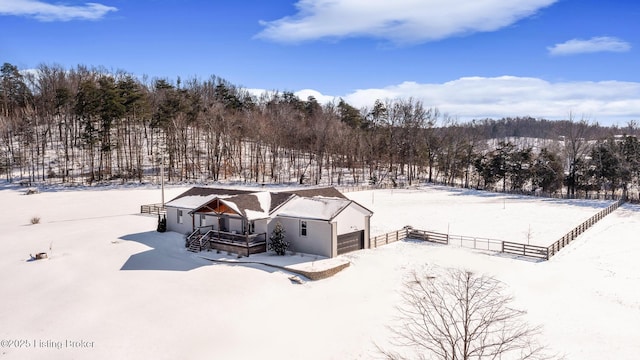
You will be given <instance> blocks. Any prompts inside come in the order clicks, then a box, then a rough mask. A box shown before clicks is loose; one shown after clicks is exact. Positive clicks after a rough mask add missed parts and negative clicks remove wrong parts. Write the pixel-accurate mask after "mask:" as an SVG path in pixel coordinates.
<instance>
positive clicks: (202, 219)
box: [200, 214, 207, 226]
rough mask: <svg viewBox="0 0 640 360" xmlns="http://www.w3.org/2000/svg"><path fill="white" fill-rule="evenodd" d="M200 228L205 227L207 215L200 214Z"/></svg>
mask: <svg viewBox="0 0 640 360" xmlns="http://www.w3.org/2000/svg"><path fill="white" fill-rule="evenodd" d="M200 226H207V215H205V214H200Z"/></svg>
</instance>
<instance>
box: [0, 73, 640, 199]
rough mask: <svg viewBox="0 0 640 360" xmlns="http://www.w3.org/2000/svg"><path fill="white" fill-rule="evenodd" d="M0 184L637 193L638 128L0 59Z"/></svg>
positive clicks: (639, 164)
mask: <svg viewBox="0 0 640 360" xmlns="http://www.w3.org/2000/svg"><path fill="white" fill-rule="evenodd" d="M0 75H1V84H0V175H2V176H3V177H5V178H6V180H7V181H9V182H12V181H26V182H28V183H56V184H89V185H91V184H95V183H101V182H109V181H121V182H131V181H136V182H145V181H157V179H158V176H159V175H160V170H161V164H164V168H165V169H166V179H167V181H169V182H215V181H224V180H236V181H238V180H239V181H244V182H252V183H291V182H293V183H298V184H332V185H337V184H361V183H371V184H379V183H388V184H393V185H398V184H400V183H404V184H412V183H415V182H418V181H420V182H421V181H428V182H438V183H444V184H447V185H455V186H464V187H477V188H485V189H503V190H510V191H517V190H534V189H540V190H541V191H544V192H549V193H553V192H558V191H560V190H561V189H563V188H565V189H566V193H568V194H570V195H574V196H575V195H576V194H581V193H582V194H587V193H589V192H601V191H607V192H610V193H611V194H613V193H617V192H618V193H624V194H627V193H628V191H629V189H632V188H635V187H637V186H638V179H639V177H640V176H639V175H640V145H639V144H638V140H637V135H638V126H637V123H636V122H630V123H629V124H628V126H626V127H624V128H618V127H603V126H599V125H598V124H596V123H591V122H588V121H585V120H583V119H581V120H577V121H576V120H575V119H574V118H573V116H571V115H569V116H568V119H567V120H563V121H550V120H545V119H534V118H530V117H519V118H504V119H500V120H493V119H478V120H473V121H470V122H465V123H461V122H458V121H457V120H456V119H455V118H452V117H450V116H447V115H446V114H441V113H440V112H439V111H438V109H437V108H436V107H431V108H427V107H425V106H424V105H423V104H422V102H420V101H419V100H416V99H393V100H388V99H386V100H385V99H381V100H378V101H376V102H375V103H374V104H372V105H371V107H368V108H362V109H356V108H355V107H353V106H351V105H350V104H348V103H346V102H345V101H343V100H342V99H340V100H337V101H335V102H333V103H326V104H320V103H319V102H318V101H317V100H316V99H315V98H313V97H309V98H307V99H299V98H298V97H297V96H295V95H294V94H293V93H291V92H277V91H274V92H265V93H263V94H261V95H259V96H256V95H254V94H252V93H251V92H249V91H248V90H246V89H243V88H242V87H239V86H236V85H233V84H231V83H230V82H228V81H226V80H224V79H221V78H219V77H216V76H212V77H210V78H209V79H207V80H200V79H189V80H186V81H182V80H181V79H177V80H176V81H175V82H172V81H170V80H168V79H153V80H149V79H147V78H143V79H139V78H137V77H134V76H133V75H131V74H127V73H126V72H121V71H119V72H108V71H106V70H103V69H96V68H89V67H85V66H78V67H76V68H72V69H65V68H62V67H60V66H56V65H41V66H39V67H38V69H36V70H35V71H20V70H19V69H18V68H17V67H16V66H14V65H12V64H8V63H5V64H4V65H3V66H2V68H1V74H0Z"/></svg>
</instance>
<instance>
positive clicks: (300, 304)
mask: <svg viewBox="0 0 640 360" xmlns="http://www.w3.org/2000/svg"><path fill="white" fill-rule="evenodd" d="M182 191H184V188H171V189H169V190H168V191H167V198H168V199H171V198H172V197H173V196H176V195H177V194H179V193H181V192H182ZM347 196H348V197H350V198H352V199H354V200H356V201H358V202H359V203H360V204H362V205H364V206H366V207H368V208H370V209H372V210H374V211H375V215H374V216H373V218H372V227H373V231H372V234H373V235H376V234H380V233H383V232H386V231H391V230H397V229H399V228H401V227H402V226H404V225H413V226H414V227H416V228H420V229H425V230H435V231H442V232H446V231H447V228H448V229H449V231H450V233H452V234H458V235H472V236H483V237H488V238H497V239H504V240H512V241H519V242H524V241H525V240H526V239H527V234H526V233H529V234H530V236H529V237H528V238H529V239H530V240H531V242H532V243H534V242H535V243H538V244H543V245H548V244H550V243H551V242H553V241H555V240H556V239H557V238H558V237H560V236H562V235H563V234H564V233H565V232H566V231H568V230H569V229H571V228H572V227H573V226H575V225H577V223H579V222H581V221H583V220H584V219H586V218H588V217H589V216H591V215H593V214H595V213H596V212H597V211H599V210H600V209H601V208H604V207H605V206H607V205H608V203H607V202H584V201H563V200H549V199H532V198H526V197H514V196H507V197H503V196H500V195H495V194H487V193H477V192H472V191H466V190H450V189H443V188H435V187H427V188H425V189H421V190H393V191H391V190H381V191H375V192H372V191H363V192H354V193H348V194H347ZM158 201H159V194H158V190H157V189H145V188H138V189H135V188H133V189H131V188H126V189H104V190H99V189H85V190H74V191H50V192H47V191H45V192H43V193H40V194H36V195H29V196H26V195H23V193H22V192H21V191H18V189H15V188H12V187H4V188H3V190H0V204H2V207H3V216H1V217H0V284H2V288H3V289H2V296H1V297H0V340H2V342H1V343H0V345H1V347H0V358H3V359H4V358H7V359H40V358H47V359H69V358H75V359H114V358H115V359H117V358H129V359H149V358H154V359H175V358H183V359H187V358H188V359H204V358H207V359H210V358H215V359H254V358H263V359H369V358H379V354H378V353H377V352H376V344H378V345H380V346H383V347H384V346H387V344H388V336H389V330H388V329H387V328H386V324H388V323H389V322H390V320H391V319H392V318H393V317H394V314H395V309H394V305H395V304H396V303H397V301H398V299H399V296H398V293H397V291H398V290H399V289H400V288H401V284H402V281H403V279H405V277H406V276H407V275H408V274H409V273H410V272H411V271H413V270H421V269H427V270H428V269H431V268H434V267H462V268H467V269H470V270H473V271H477V272H482V273H487V274H490V275H494V276H496V277H497V278H498V279H500V280H502V281H504V282H505V283H506V284H507V285H508V288H509V290H510V291H511V292H512V293H513V295H514V296H515V300H516V305H518V306H519V307H521V308H523V309H526V310H527V311H528V315H527V316H528V318H529V320H530V322H531V323H532V324H534V325H537V324H541V325H543V326H544V330H543V334H542V338H541V341H542V342H544V343H547V344H548V345H549V347H550V348H552V349H553V350H554V351H556V352H559V353H561V354H565V355H566V358H567V359H575V360H590V359H594V360H595V359H598V360H600V359H613V358H615V359H637V356H638V355H637V353H638V345H637V344H638V339H640V327H639V326H638V324H640V286H639V285H640V267H639V266H638V265H637V259H638V255H640V243H639V242H638V240H637V239H638V237H637V232H638V229H640V207H638V206H634V205H624V206H623V207H622V208H621V209H618V210H617V211H615V212H614V213H613V214H611V215H609V216H608V217H606V218H605V219H604V220H602V221H601V222H599V223H598V224H596V225H595V226H594V227H592V228H591V229H590V230H588V231H587V232H586V233H585V234H583V235H582V236H581V237H580V238H579V239H577V240H576V241H574V242H573V243H572V244H571V245H569V246H568V247H567V248H565V249H563V250H562V251H561V252H560V253H559V254H558V255H556V256H554V257H553V258H552V259H551V260H550V261H546V262H539V263H535V262H527V261H521V260H514V259H511V258H507V257H503V256H499V255H497V254H487V253H482V252H478V251H474V250H469V249H461V248H457V247H451V246H438V245H430V244H426V243H419V242H411V241H407V242H398V243H394V244H390V245H386V246H383V247H380V248H377V249H370V250H363V251H359V252H355V253H351V254H348V255H345V256H344V257H345V258H347V259H348V260H350V261H351V263H352V264H351V266H350V267H348V268H347V269H345V270H343V271H341V272H340V273H338V274H337V275H335V276H334V277H332V278H329V279H325V280H321V281H316V282H305V283H304V284H302V285H298V284H293V283H292V282H291V281H290V280H289V279H288V277H289V276H290V274H288V273H284V272H282V271H280V270H275V269H273V268H268V267H264V266H260V265H227V264H217V263H212V262H210V261H207V260H203V259H200V258H198V257H197V256H194V255H193V254H191V253H189V252H186V251H185V250H184V249H183V239H182V236H181V235H179V234H174V233H165V234H159V233H156V232H155V231H154V230H155V226H156V219H155V218H153V217H145V216H141V215H138V214H137V213H138V211H139V205H140V204H147V203H154V202H158ZM34 216H39V217H40V218H41V221H40V224H37V225H31V224H30V219H31V218H32V217H34ZM529 229H531V230H530V231H529ZM37 252H47V253H49V256H50V258H49V259H48V260H38V261H27V260H28V259H29V254H35V253H37Z"/></svg>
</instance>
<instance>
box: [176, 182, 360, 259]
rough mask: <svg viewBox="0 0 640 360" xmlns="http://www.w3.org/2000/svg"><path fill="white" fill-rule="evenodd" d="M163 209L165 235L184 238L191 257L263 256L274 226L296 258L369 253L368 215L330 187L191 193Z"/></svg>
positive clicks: (199, 189) (204, 189)
mask: <svg viewBox="0 0 640 360" xmlns="http://www.w3.org/2000/svg"><path fill="white" fill-rule="evenodd" d="M165 208H166V211H167V230H169V231H176V232H179V233H183V234H186V235H187V245H188V246H189V248H190V250H192V251H200V250H202V249H204V248H207V249H208V248H210V249H216V250H221V251H229V252H233V253H238V254H240V255H246V256H249V255H250V254H255V253H259V252H264V251H266V250H267V248H268V247H267V245H268V241H269V236H270V234H271V233H272V232H273V229H274V228H275V226H276V223H278V222H279V223H281V224H282V226H283V228H284V230H285V238H286V241H288V242H289V243H290V247H289V250H292V251H295V252H302V253H308V254H315V255H320V256H326V257H335V256H337V255H340V254H344V253H347V252H349V251H354V250H359V249H365V248H369V247H370V244H369V228H370V218H371V216H372V215H373V213H372V212H371V210H369V209H367V208H365V207H364V206H362V205H360V204H358V203H356V202H355V201H353V200H349V199H347V198H346V197H345V196H344V195H343V194H342V193H341V192H340V191H338V190H337V189H335V188H333V187H322V188H309V189H303V190H294V191H280V192H271V191H251V190H238V189H223V188H207V187H194V188H191V189H189V190H188V191H186V192H184V193H182V194H180V195H179V196H177V197H176V198H174V199H172V200H171V201H169V202H167V203H166V204H165Z"/></svg>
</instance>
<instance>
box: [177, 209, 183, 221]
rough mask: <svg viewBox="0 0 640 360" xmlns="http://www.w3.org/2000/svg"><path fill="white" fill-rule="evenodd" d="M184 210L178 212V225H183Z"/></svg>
mask: <svg viewBox="0 0 640 360" xmlns="http://www.w3.org/2000/svg"><path fill="white" fill-rule="evenodd" d="M182 222H183V220H182V210H178V224H182Z"/></svg>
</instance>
